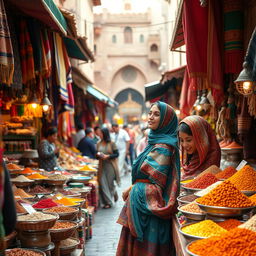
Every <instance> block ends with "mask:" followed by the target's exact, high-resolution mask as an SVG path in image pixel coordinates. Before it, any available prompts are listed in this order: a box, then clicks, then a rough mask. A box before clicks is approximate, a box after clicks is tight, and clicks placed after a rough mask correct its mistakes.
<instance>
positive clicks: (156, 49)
mask: <svg viewBox="0 0 256 256" xmlns="http://www.w3.org/2000/svg"><path fill="white" fill-rule="evenodd" d="M150 51H151V52H157V51H158V46H157V45H156V44H152V45H151V46H150Z"/></svg>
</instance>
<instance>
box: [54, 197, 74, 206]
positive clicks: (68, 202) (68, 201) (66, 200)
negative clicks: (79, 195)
mask: <svg viewBox="0 0 256 256" xmlns="http://www.w3.org/2000/svg"><path fill="white" fill-rule="evenodd" d="M55 202H56V203H57V204H63V205H66V206H74V205H77V203H76V202H75V201H74V200H72V199H71V198H67V197H63V198H61V199H59V200H55Z"/></svg>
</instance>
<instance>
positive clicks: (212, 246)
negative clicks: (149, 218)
mask: <svg viewBox="0 0 256 256" xmlns="http://www.w3.org/2000/svg"><path fill="white" fill-rule="evenodd" d="M237 169H238V170H236V169H235V168H234V167H232V166H229V167H227V168H225V169H224V170H221V169H219V168H217V167H216V166H211V167H209V168H208V169H206V170H205V171H204V172H202V173H201V174H199V175H198V176H196V177H195V178H194V179H190V180H184V181H182V182H181V188H182V192H181V194H180V196H179V197H178V203H179V207H178V211H179V212H178V214H177V215H176V216H175V217H174V218H173V219H172V224H173V225H172V233H173V239H174V243H175V247H176V251H177V255H199V256H204V255H216V256H217V255H222V253H223V252H224V251H228V253H229V255H231V254H232V253H233V252H234V253H236V254H235V255H240V254H239V250H241V253H242V252H243V253H245V252H246V253H247V254H246V253H245V254H246V255H253V254H251V253H252V252H255V247H253V246H252V245H251V241H253V240H254V238H255V236H256V233H255V231H256V230H255V224H256V218H255V217H256V215H255V212H256V201H255V198H256V197H255V195H256V186H255V181H256V171H255V170H254V169H253V168H252V167H251V166H249V165H243V166H241V165H240V166H238V167H237ZM240 233H241V234H240ZM243 236H246V237H247V238H246V239H244V238H243ZM234 241H236V242H235V244H237V243H239V244H240V246H239V247H236V246H235V244H233V243H234ZM216 248H217V249H216ZM211 253H212V254H211Z"/></svg>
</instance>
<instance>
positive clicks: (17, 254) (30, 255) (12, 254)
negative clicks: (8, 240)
mask: <svg viewBox="0 0 256 256" xmlns="http://www.w3.org/2000/svg"><path fill="white" fill-rule="evenodd" d="M5 255H7V256H42V253H39V252H35V251H30V250H24V249H20V248H17V249H11V250H10V251H7V252H5Z"/></svg>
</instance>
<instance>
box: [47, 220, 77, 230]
mask: <svg viewBox="0 0 256 256" xmlns="http://www.w3.org/2000/svg"><path fill="white" fill-rule="evenodd" d="M75 226H76V224H74V223H72V222H66V221H65V222H64V221H63V222H59V221H57V222H56V223H55V224H54V226H53V227H52V228H51V229H66V228H73V227H75Z"/></svg>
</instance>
